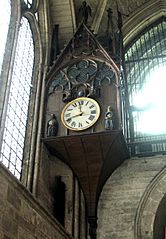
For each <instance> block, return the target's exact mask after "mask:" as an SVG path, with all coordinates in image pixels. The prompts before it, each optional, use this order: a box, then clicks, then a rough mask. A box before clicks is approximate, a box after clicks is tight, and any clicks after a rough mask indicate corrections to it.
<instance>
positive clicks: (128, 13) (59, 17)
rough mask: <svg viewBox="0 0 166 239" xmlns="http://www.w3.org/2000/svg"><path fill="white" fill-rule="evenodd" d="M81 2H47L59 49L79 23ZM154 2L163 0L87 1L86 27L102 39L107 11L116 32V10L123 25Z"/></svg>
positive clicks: (105, 26)
mask: <svg viewBox="0 0 166 239" xmlns="http://www.w3.org/2000/svg"><path fill="white" fill-rule="evenodd" d="M82 2H83V1H82V0H56V1H55V0H49V4H50V16H51V24H52V25H54V24H58V25H59V38H60V41H61V43H60V44H61V46H60V47H61V48H63V46H62V44H64V45H65V44H67V42H68V41H69V40H70V39H71V38H72V36H73V33H74V32H75V31H76V29H77V27H78V26H79V23H80V21H81V20H80V11H79V9H80V7H81V5H82ZM156 2H158V3H162V2H163V0H157V1H154V0H87V1H86V3H87V5H88V6H90V8H91V16H90V14H89V16H88V21H87V25H88V26H89V27H90V28H91V30H92V31H93V32H94V33H95V34H96V35H97V37H99V38H100V37H101V38H102V37H105V36H106V35H107V31H106V29H107V26H108V9H111V11H112V13H111V14H112V22H113V28H114V29H113V31H114V32H116V31H117V29H118V26H117V20H118V14H117V10H118V11H120V13H121V14H122V20H123V24H125V23H126V22H127V21H128V20H130V19H131V17H133V16H134V14H135V12H136V11H137V10H139V9H140V11H141V9H142V10H143V9H144V8H145V7H146V6H147V5H153V4H154V3H156ZM158 5H159V4H158ZM110 31H112V30H111V29H110Z"/></svg>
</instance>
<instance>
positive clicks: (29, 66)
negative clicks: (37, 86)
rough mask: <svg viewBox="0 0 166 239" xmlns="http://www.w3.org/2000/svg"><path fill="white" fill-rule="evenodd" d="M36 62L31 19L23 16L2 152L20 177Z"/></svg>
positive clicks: (3, 158)
mask: <svg viewBox="0 0 166 239" xmlns="http://www.w3.org/2000/svg"><path fill="white" fill-rule="evenodd" d="M33 63H34V45H33V39H32V32H31V29H30V26H29V22H28V20H27V19H26V18H24V17H23V18H22V20H21V25H20V30H19V35H18V43H17V47H16V54H15V60H14V68H13V75H12V79H11V87H10V94H9V100H8V108H7V114H6V122H5V129H4V135H3V144H2V150H1V156H0V160H1V161H2V162H3V163H4V164H5V165H6V166H7V167H8V168H9V170H10V171H11V172H12V173H13V174H14V175H15V176H16V177H17V178H20V174H21V169H22V157H23V148H24V137H25V131H26V124H27V116H28V105H29V98H30V90H31V83H32V82H31V81H32V70H33Z"/></svg>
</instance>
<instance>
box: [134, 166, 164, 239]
mask: <svg viewBox="0 0 166 239" xmlns="http://www.w3.org/2000/svg"><path fill="white" fill-rule="evenodd" d="M165 193H166V167H164V169H163V170H162V171H161V172H160V173H158V175H157V176H156V177H155V178H154V179H153V180H152V182H151V183H150V184H149V185H148V186H147V189H146V191H145V192H144V195H143V197H142V198H141V200H140V203H139V206H138V209H137V213H136V217H135V225H134V234H135V237H134V238H135V239H141V238H144V239H151V238H153V227H154V221H155V215H156V212H157V209H158V206H159V204H160V202H161V200H162V199H163V197H164V195H165Z"/></svg>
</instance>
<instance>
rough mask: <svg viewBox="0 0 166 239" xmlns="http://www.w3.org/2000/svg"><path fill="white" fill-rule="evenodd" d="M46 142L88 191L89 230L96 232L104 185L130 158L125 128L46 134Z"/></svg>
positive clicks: (86, 195)
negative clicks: (63, 134) (92, 132)
mask: <svg viewBox="0 0 166 239" xmlns="http://www.w3.org/2000/svg"><path fill="white" fill-rule="evenodd" d="M44 143H45V145H46V146H47V148H48V150H49V151H50V153H51V154H53V155H55V156H56V157H58V158H59V159H61V160H62V161H64V162H65V163H67V164H68V165H69V166H70V167H71V169H72V170H73V172H74V173H75V175H76V176H77V178H78V181H79V183H80V186H81V188H82V190H83V192H84V195H85V200H86V205H87V216H88V218H87V219H88V221H89V224H90V232H89V233H90V234H93V232H94V231H96V228H93V226H92V225H97V204H98V199H99V195H100V193H101V191H102V188H103V185H104V184H105V182H106V180H107V179H108V177H109V176H110V175H111V174H112V173H113V171H114V170H115V169H116V168H117V167H118V166H119V165H120V164H121V163H122V162H123V161H124V160H125V159H127V158H129V153H128V150H127V146H126V143H125V140H124V137H123V134H122V132H121V131H119V130H112V131H105V132H100V133H94V134H83V135H73V136H65V137H56V138H46V139H44ZM91 224H92V225H91ZM94 227H96V226H94ZM94 234H96V232H94ZM91 238H95V235H91Z"/></svg>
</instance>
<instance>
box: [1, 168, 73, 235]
mask: <svg viewBox="0 0 166 239" xmlns="http://www.w3.org/2000/svg"><path fill="white" fill-rule="evenodd" d="M0 238H3V239H16V238H17V239H39V238H40V239H71V238H72V237H70V236H69V235H68V234H67V233H66V231H65V229H64V228H63V227H62V226H61V225H60V224H59V223H58V222H57V221H56V220H55V219H54V218H53V217H52V216H51V215H49V213H48V212H47V211H46V210H45V209H44V208H43V207H42V206H41V205H40V204H39V203H38V202H37V200H36V199H35V198H34V197H33V196H32V194H31V193H30V192H29V191H27V190H26V189H25V188H24V187H23V185H22V184H21V183H20V182H19V181H18V180H17V179H16V178H15V177H14V176H13V175H11V174H10V173H9V172H8V170H7V169H6V168H4V166H2V165H0Z"/></svg>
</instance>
